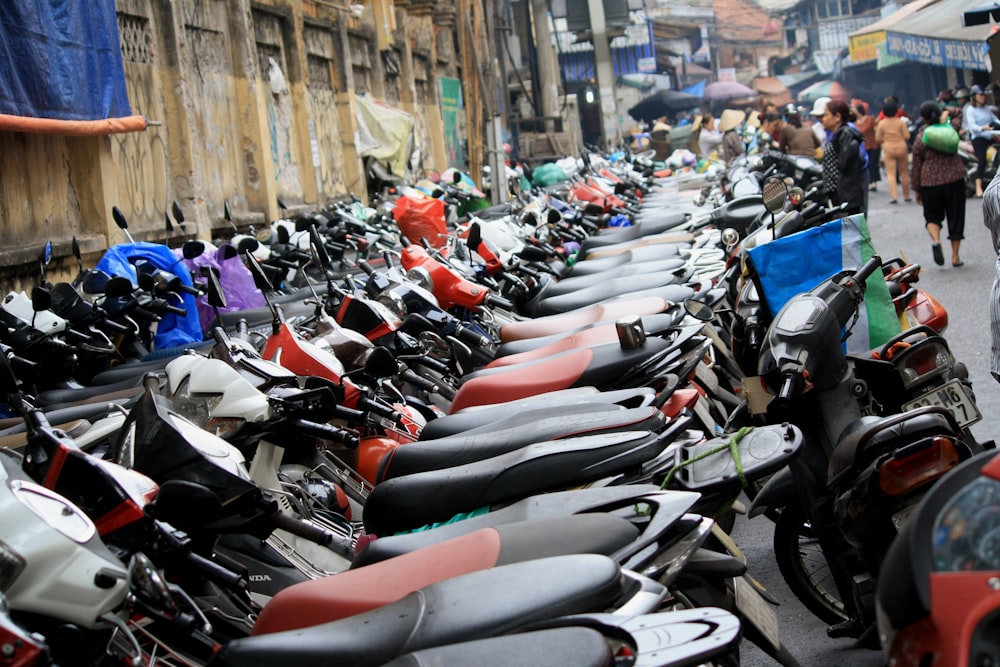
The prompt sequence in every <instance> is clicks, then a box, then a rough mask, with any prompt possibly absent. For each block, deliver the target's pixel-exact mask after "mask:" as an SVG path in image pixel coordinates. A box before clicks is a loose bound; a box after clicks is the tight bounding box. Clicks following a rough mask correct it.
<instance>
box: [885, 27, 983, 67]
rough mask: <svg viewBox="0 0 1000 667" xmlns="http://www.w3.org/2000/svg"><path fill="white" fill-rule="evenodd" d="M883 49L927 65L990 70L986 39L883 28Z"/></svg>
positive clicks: (891, 53)
mask: <svg viewBox="0 0 1000 667" xmlns="http://www.w3.org/2000/svg"><path fill="white" fill-rule="evenodd" d="M886 44H887V48H886V51H887V52H888V54H889V55H891V56H896V57H898V58H905V59H906V60H915V61H917V62H921V63H927V64H928V65H940V66H942V67H954V68H956V69H977V70H983V71H986V72H988V71H989V70H990V65H989V57H988V56H987V54H988V52H989V46H988V45H987V44H986V42H968V41H959V40H951V39H935V38H933V37H920V36H917V35H904V34H902V33H898V32H886Z"/></svg>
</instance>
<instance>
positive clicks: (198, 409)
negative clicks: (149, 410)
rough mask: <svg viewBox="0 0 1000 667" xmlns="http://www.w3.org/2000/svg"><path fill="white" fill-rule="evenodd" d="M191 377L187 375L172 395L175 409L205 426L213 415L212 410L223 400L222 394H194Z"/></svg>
mask: <svg viewBox="0 0 1000 667" xmlns="http://www.w3.org/2000/svg"><path fill="white" fill-rule="evenodd" d="M189 380H190V378H188V377H186V378H184V379H183V380H181V383H180V384H179V385H177V389H175V390H174V392H173V394H172V395H170V400H171V401H172V403H173V407H174V411H176V412H177V413H178V414H180V415H183V416H184V418H185V419H187V420H188V421H190V422H192V423H194V424H197V425H198V426H202V427H204V426H205V424H207V423H208V421H209V419H210V418H211V416H212V410H214V409H215V408H216V407H218V405H219V403H221V402H222V394H194V393H192V392H191V388H190V382H189Z"/></svg>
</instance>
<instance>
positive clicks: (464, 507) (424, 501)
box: [363, 431, 673, 535]
mask: <svg viewBox="0 0 1000 667" xmlns="http://www.w3.org/2000/svg"><path fill="white" fill-rule="evenodd" d="M672 437H673V436H670V437H669V438H662V439H672ZM664 446H665V445H664V444H663V443H662V442H661V438H659V437H657V436H655V435H654V434H652V433H649V432H648V431H623V432H619V433H602V434H599V435H587V436H583V437H579V438H568V439H566V440H556V441H552V442H541V443H536V444H533V445H528V446H527V447H522V448H521V449H518V450H515V451H513V452H509V453H507V454H501V455H500V456H495V457H493V458H489V459H485V460H483V461H476V462H474V463H469V464H465V465H462V466H456V467H454V468H444V469H442V470H433V471H430V472H422V473H416V474H413V475H407V476H405V477H396V478H394V479H389V480H386V481H384V482H382V483H380V484H377V485H375V488H374V489H372V492H371V493H370V494H369V496H368V500H367V501H366V503H365V508H364V515H363V520H364V524H365V529H366V530H367V532H369V533H371V534H374V535H391V534H394V533H398V532H400V531H405V530H413V529H415V528H419V527H421V526H426V525H428V524H431V523H434V522H439V521H447V520H448V519H451V518H452V517H454V516H455V515H457V514H460V513H464V512H471V511H474V510H478V509H480V508H483V507H490V506H492V505H497V504H501V503H507V502H513V501H515V500H518V499H521V498H524V497H525V496H529V495H533V494H535V493H542V492H544V491H555V490H559V489H565V488H567V487H570V486H577V485H580V484H585V483H587V482H590V481H594V480H596V479H599V478H601V477H604V476H608V475H611V474H614V473H615V472H619V471H621V470H625V469H628V468H629V467H630V466H636V465H639V464H641V463H642V462H644V461H646V460H648V459H649V458H650V457H652V456H655V455H656V454H657V453H659V451H660V450H662V449H663V447H664Z"/></svg>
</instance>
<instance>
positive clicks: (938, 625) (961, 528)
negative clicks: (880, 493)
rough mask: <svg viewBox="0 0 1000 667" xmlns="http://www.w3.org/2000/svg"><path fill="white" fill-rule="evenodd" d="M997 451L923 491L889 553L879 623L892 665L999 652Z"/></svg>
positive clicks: (939, 665)
mask: <svg viewBox="0 0 1000 667" xmlns="http://www.w3.org/2000/svg"><path fill="white" fill-rule="evenodd" d="M998 517H1000V457H998V456H997V454H996V453H994V452H987V453H983V454H980V455H979V456H976V457H974V458H972V459H971V460H969V461H966V462H965V463H963V464H961V465H959V466H958V467H956V468H955V469H954V470H952V471H951V472H950V473H948V474H947V475H945V476H944V477H942V478H941V479H940V480H938V482H937V483H936V484H935V485H934V487H933V488H932V489H931V490H930V491H929V492H928V493H927V494H926V496H925V497H924V499H923V500H922V501H921V503H920V505H919V506H918V507H917V509H916V511H915V512H914V513H913V515H912V516H911V517H910V520H909V521H908V522H907V525H906V527H904V528H903V530H902V531H901V532H900V534H899V536H898V537H897V538H896V541H895V542H894V543H893V545H892V546H891V547H890V548H889V552H888V553H887V554H886V558H885V565H884V568H883V573H882V576H881V577H880V579H879V585H878V627H879V635H880V638H881V640H882V646H883V650H884V651H885V653H886V657H887V658H888V659H889V662H890V664H892V665H898V666H899V667H918V666H919V667H943V666H944V665H978V664H982V665H986V664H990V663H991V662H993V661H995V660H996V659H997V656H1000V632H998V625H997V624H998V618H1000V616H998V613H997V609H998V608H1000V593H998V592H997V591H998V588H1000V587H998V586H997V585H996V582H997V581H998V579H997V578H998V576H1000V558H998V552H997V550H996V549H995V548H994V544H995V538H996V535H997V530H998V528H1000V520H998Z"/></svg>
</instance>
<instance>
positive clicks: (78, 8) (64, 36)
mask: <svg viewBox="0 0 1000 667" xmlns="http://www.w3.org/2000/svg"><path fill="white" fill-rule="evenodd" d="M0 73H2V74H0V114H8V115H12V116H24V117H31V118H49V119H55V120H67V121H92V120H103V119H106V118H123V117H126V116H131V115H132V110H131V107H130V106H129V101H128V93H127V91H126V88H125V70H124V67H123V65H122V56H121V48H120V46H119V39H118V19H117V16H116V14H115V2H114V0H84V1H81V0H0Z"/></svg>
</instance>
